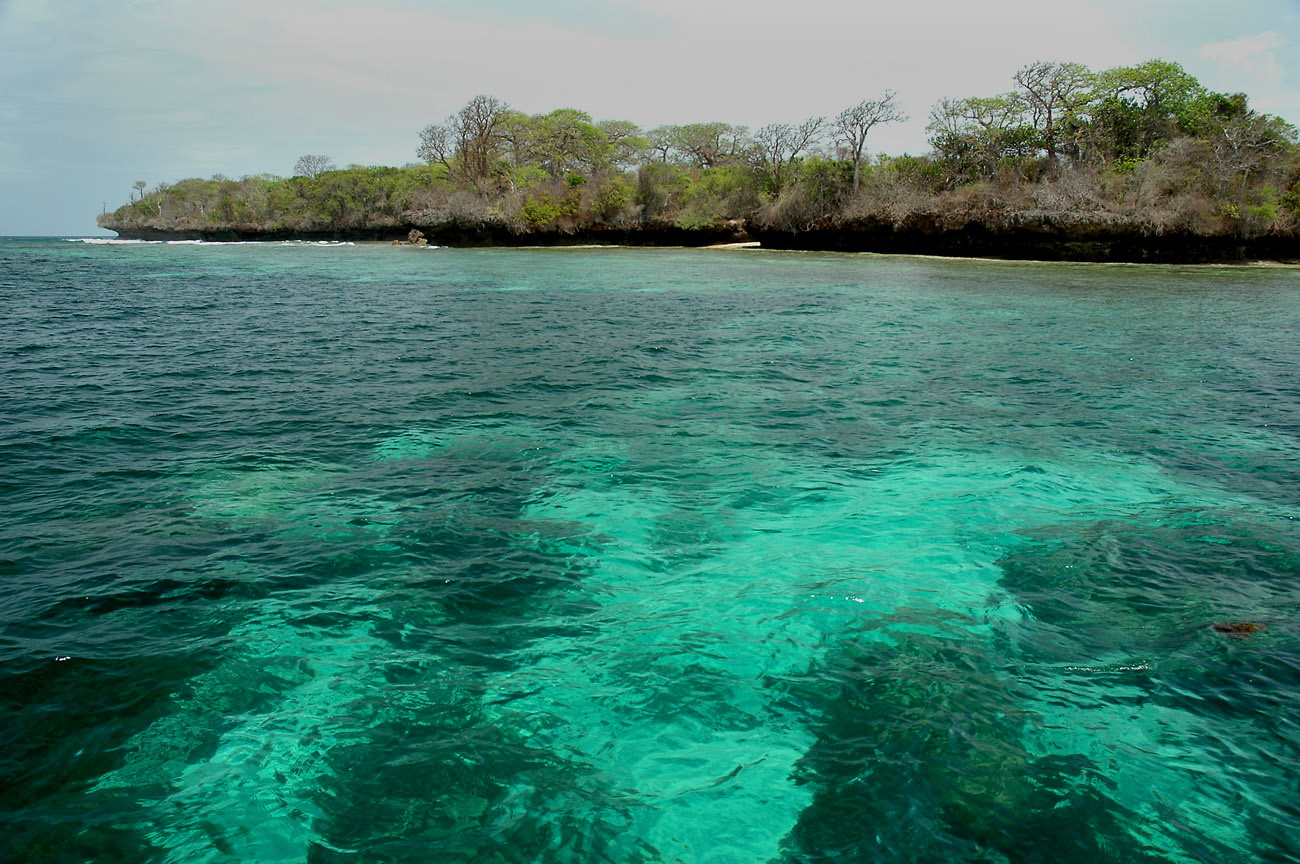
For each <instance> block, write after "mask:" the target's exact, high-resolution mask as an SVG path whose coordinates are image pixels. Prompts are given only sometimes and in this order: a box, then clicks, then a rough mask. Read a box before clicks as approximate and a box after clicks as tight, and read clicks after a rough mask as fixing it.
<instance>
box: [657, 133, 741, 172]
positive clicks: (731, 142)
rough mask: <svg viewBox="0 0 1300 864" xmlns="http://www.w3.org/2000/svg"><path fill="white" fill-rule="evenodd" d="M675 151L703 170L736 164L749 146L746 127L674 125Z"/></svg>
mask: <svg viewBox="0 0 1300 864" xmlns="http://www.w3.org/2000/svg"><path fill="white" fill-rule="evenodd" d="M669 129H670V130H671V136H672V148H673V149H674V150H676V151H677V152H678V153H681V154H682V155H683V156H685V157H686V158H687V159H688V160H690V161H691V162H693V163H695V165H696V166H698V167H700V168H716V167H717V166H719V165H721V164H723V163H725V162H728V161H735V160H736V159H738V158H739V157H740V156H741V155H743V153H744V151H745V146H746V140H745V132H746V129H745V127H744V126H732V125H730V124H728V123H716V122H715V123H688V124H686V125H685V126H670V127H669Z"/></svg>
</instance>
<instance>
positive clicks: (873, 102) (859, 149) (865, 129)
mask: <svg viewBox="0 0 1300 864" xmlns="http://www.w3.org/2000/svg"><path fill="white" fill-rule="evenodd" d="M895 95H896V94H895V93H894V91H893V90H886V91H885V95H884V96H882V97H881V98H879V99H868V100H866V101H864V102H860V103H858V104H857V105H854V106H853V107H852V108H846V109H845V110H843V111H841V112H840V113H839V114H838V115H836V117H835V119H834V120H833V121H832V123H831V126H832V129H833V131H834V132H835V140H836V141H838V142H839V143H840V144H842V145H843V146H844V148H845V149H846V150H848V151H849V155H850V156H851V157H852V159H853V191H854V192H855V193H856V192H857V191H858V186H859V185H860V184H861V182H862V158H863V156H864V155H865V154H866V149H867V135H868V134H869V133H870V132H871V130H872V129H873V128H875V127H876V126H878V125H879V124H881V123H897V122H902V121H906V120H907V115H906V114H904V113H903V112H902V110H901V109H900V108H899V107H898V104H897V103H896V102H895V101H894V98H895Z"/></svg>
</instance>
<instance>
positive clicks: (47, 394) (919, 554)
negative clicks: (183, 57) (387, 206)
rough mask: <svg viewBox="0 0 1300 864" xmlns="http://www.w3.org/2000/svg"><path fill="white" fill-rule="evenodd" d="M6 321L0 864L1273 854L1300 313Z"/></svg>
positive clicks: (1033, 270) (1292, 584)
mask: <svg viewBox="0 0 1300 864" xmlns="http://www.w3.org/2000/svg"><path fill="white" fill-rule="evenodd" d="M0 310H2V311H3V319H4V321H5V326H4V327H3V328H2V329H0V357H3V364H4V365H3V375H2V376H0V460H2V461H0V464H2V465H3V466H4V470H3V473H2V474H0V580H2V582H3V586H4V590H3V592H0V628H2V629H0V676H3V684H2V686H0V700H2V701H0V704H2V705H3V712H4V713H3V722H2V723H0V824H2V825H3V826H4V829H5V830H4V831H3V833H2V834H0V857H2V858H3V859H4V860H13V861H19V860H22V861H82V860H85V861H123V862H128V861H129V862H142V861H160V862H225V861H257V862H302V861H310V862H352V861H365V862H406V861H420V862H425V861H438V862H447V861H450V862H454V861H476V862H477V861H483V862H516V861H518V862H596V861H608V862H665V864H667V862H710V864H724V862H727V864H730V862H737V864H748V862H831V861H835V862H850V861H851V862H857V861H882V862H892V861H897V862H911V861H934V862H1020V861H1026V862H1029V861H1042V862H1075V861H1077V862H1088V864H1096V862H1099V861H1121V862H1190V861H1207V862H1208V861H1214V862H1220V861H1224V860H1262V861H1296V860H1300V839H1297V838H1300V780H1298V779H1297V778H1300V726H1298V723H1300V625H1298V624H1297V621H1296V611H1297V608H1300V524H1297V517H1298V516H1300V347H1298V346H1297V344H1296V338H1295V334H1297V333H1300V270H1297V269H1288V268H1280V267H1279V268H1263V267H1257V268H1170V267H1138V266H1107V265H1044V264H1029V263H995V262H982V261H948V260H933V259H932V260H925V259H907V258H883V257H872V256H842V255H812V254H787V253H768V252H757V251H752V250H628V249H603V250H598V249H570V250H543V251H527V250H454V249H415V248H393V247H389V246H379V245H375V246H367V245H357V246H351V245H328V246H322V245H314V244H313V245H300V244H249V245H208V244H204V245H168V244H143V243H139V244H106V243H81V242H69V241H64V240H3V241H0ZM1216 624H1217V625H1220V629H1222V628H1224V627H1225V626H1227V625H1247V624H1249V625H1257V629H1255V630H1254V632H1250V633H1230V632H1229V633H1225V632H1220V631H1219V630H1216V629H1215V625H1216ZM1247 629H1249V628H1247Z"/></svg>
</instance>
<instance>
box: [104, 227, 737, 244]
mask: <svg viewBox="0 0 1300 864" xmlns="http://www.w3.org/2000/svg"><path fill="white" fill-rule="evenodd" d="M104 227H105V228H108V229H110V230H113V231H116V232H117V233H118V236H120V237H121V238H122V239H124V240H225V241H231V240H235V241H238V240H244V241H254V240H263V241H265V240H271V241H276V240H307V241H316V240H351V241H354V242H362V241H380V242H386V243H391V242H393V241H394V240H396V241H399V242H403V241H405V242H410V241H409V238H410V236H411V232H413V231H418V232H420V236H421V237H423V238H426V239H427V241H428V242H429V243H431V244H433V245H435V246H584V245H610V246H709V245H713V244H715V243H736V242H743V241H746V240H749V239H751V238H750V236H749V234H748V233H747V232H746V230H745V226H744V225H743V224H742V223H739V222H727V223H720V224H718V225H716V226H709V227H707V228H678V227H677V226H675V225H640V226H632V227H622V228H620V227H613V226H605V225H589V226H583V227H578V228H571V229H558V228H553V229H542V230H524V231H516V230H514V229H512V228H510V227H509V226H507V225H503V224H499V223H486V224H479V225H457V224H441V225H400V226H394V227H384V228H346V229H341V230H338V231H276V230H265V231H262V230H257V229H241V228H214V229H212V230H204V231H165V230H159V229H155V228H127V227H120V228H115V227H114V226H113V225H111V224H110V225H104Z"/></svg>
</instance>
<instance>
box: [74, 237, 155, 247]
mask: <svg viewBox="0 0 1300 864" xmlns="http://www.w3.org/2000/svg"><path fill="white" fill-rule="evenodd" d="M67 241H68V242H69V243H90V244H91V245H93V246H127V245H135V244H138V243H161V242H163V241H161V240H123V239H122V238H121V237H69V238H67Z"/></svg>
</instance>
